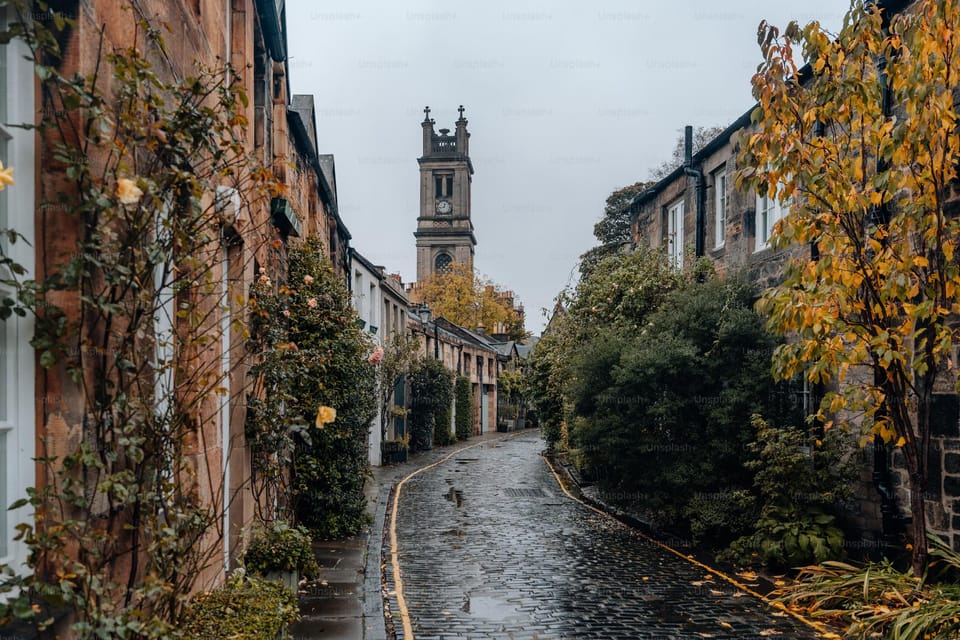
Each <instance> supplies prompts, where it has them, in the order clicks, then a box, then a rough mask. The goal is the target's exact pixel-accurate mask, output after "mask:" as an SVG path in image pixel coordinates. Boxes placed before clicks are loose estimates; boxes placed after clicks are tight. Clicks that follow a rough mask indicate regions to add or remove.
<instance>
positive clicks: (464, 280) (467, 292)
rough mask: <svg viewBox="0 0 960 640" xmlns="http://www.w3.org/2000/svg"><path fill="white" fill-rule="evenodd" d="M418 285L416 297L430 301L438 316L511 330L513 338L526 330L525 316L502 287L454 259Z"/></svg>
mask: <svg viewBox="0 0 960 640" xmlns="http://www.w3.org/2000/svg"><path fill="white" fill-rule="evenodd" d="M418 285H419V286H418V287H417V288H416V289H415V290H414V293H413V296H412V297H413V298H414V299H415V300H414V301H416V302H425V303H427V305H429V307H430V309H431V310H432V311H433V315H434V317H441V318H445V319H447V320H449V321H450V322H453V323H454V324H458V325H460V326H462V327H466V328H468V329H476V328H477V327H481V326H482V327H483V328H484V329H485V330H486V331H487V333H507V334H510V336H511V337H512V338H521V337H523V335H524V333H525V331H524V327H523V316H522V315H519V314H518V313H517V312H516V311H515V310H514V308H513V306H512V305H511V304H510V303H509V302H508V301H507V299H506V298H505V296H504V295H503V290H502V289H501V288H500V286H499V285H496V284H494V283H493V282H492V281H491V280H488V279H486V278H483V277H481V276H480V275H479V274H477V273H476V272H475V271H474V270H473V269H472V268H471V267H470V266H469V265H467V264H463V263H460V262H453V263H451V264H450V266H449V267H448V268H447V269H446V270H444V271H438V272H436V273H433V274H431V275H430V276H429V277H427V278H426V279H425V280H423V281H422V282H421V283H418Z"/></svg>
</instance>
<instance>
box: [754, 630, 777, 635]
mask: <svg viewBox="0 0 960 640" xmlns="http://www.w3.org/2000/svg"><path fill="white" fill-rule="evenodd" d="M759 635H761V636H778V635H780V632H779V631H777V630H776V629H764V630H763V631H761V632H760V633H759Z"/></svg>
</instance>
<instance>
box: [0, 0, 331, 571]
mask: <svg viewBox="0 0 960 640" xmlns="http://www.w3.org/2000/svg"><path fill="white" fill-rule="evenodd" d="M52 4H53V6H54V7H55V8H51V9H50V10H49V11H47V12H39V10H38V13H36V14H35V15H34V16H33V19H34V20H41V21H43V20H48V21H50V23H51V24H52V23H53V19H54V11H58V12H61V13H62V15H64V16H66V17H68V18H70V19H71V20H74V21H75V23H74V24H73V26H71V27H70V28H69V29H68V30H67V31H66V32H65V33H64V35H63V43H62V45H63V50H64V58H63V62H62V64H61V65H60V68H61V70H62V72H63V73H64V75H66V76H70V75H72V74H74V73H79V74H82V75H88V74H91V73H92V72H93V70H94V68H95V66H96V65H97V64H98V60H100V55H101V44H100V39H101V35H102V37H103V43H102V49H103V51H110V50H112V49H113V48H118V49H122V48H124V47H129V46H131V45H134V44H136V45H137V46H138V47H139V48H140V49H141V50H142V51H143V52H144V54H145V55H146V56H147V57H148V59H149V60H150V61H151V63H152V64H153V65H154V68H155V71H156V72H157V73H158V75H160V76H161V77H163V78H172V77H185V76H188V75H190V74H192V73H195V66H194V65H195V64H197V63H200V64H203V65H205V66H206V67H208V68H211V69H215V68H218V67H220V68H222V67H223V62H224V61H228V62H229V64H230V66H229V68H228V70H225V71H223V73H226V74H229V76H230V79H236V80H238V81H239V82H240V83H241V84H242V85H243V86H244V87H245V88H246V91H247V94H248V95H249V96H250V98H251V99H250V101H249V104H247V105H244V107H243V111H242V115H243V116H244V118H245V122H246V125H245V126H244V128H243V131H242V140H243V145H244V148H245V150H246V152H248V153H250V154H253V155H255V156H256V157H258V158H259V159H260V160H261V161H262V162H263V163H264V164H265V165H266V167H267V168H268V169H270V170H272V172H273V173H274V175H276V176H277V177H278V178H280V180H281V182H282V183H283V185H284V189H283V191H282V194H275V197H273V198H272V199H270V200H268V201H267V202H261V201H257V200H255V199H253V198H250V199H249V200H248V199H247V198H244V197H241V196H244V195H245V194H238V193H236V192H235V190H233V191H231V189H230V188H228V187H224V188H223V189H220V188H218V189H217V193H215V194H214V193H211V194H204V195H203V199H204V201H206V200H207V199H209V200H210V201H215V202H216V203H217V207H218V208H220V209H222V214H223V215H222V217H221V222H222V228H221V229H215V230H213V231H214V234H213V235H214V237H217V236H218V234H219V237H220V238H221V243H220V245H219V246H217V247H214V248H212V249H211V251H212V252H213V254H215V256H214V258H213V264H212V267H211V269H210V274H209V275H210V281H211V283H210V286H209V287H208V288H207V289H204V291H205V293H197V295H198V296H201V298H203V299H201V300H199V303H200V304H201V305H203V306H204V307H207V308H209V309H210V313H211V316H210V318H209V321H210V322H211V323H214V324H216V325H217V326H219V327H221V328H223V329H224V330H223V331H222V332H221V334H220V335H219V337H218V339H217V340H216V341H215V342H214V343H212V344H210V345H209V347H208V348H207V349H206V351H204V353H203V354H202V355H201V356H199V357H200V358H206V359H208V360H209V363H208V364H209V365H210V366H211V368H212V370H215V371H217V375H218V376H220V379H221V387H222V394H220V396H221V399H220V400H217V401H216V402H209V403H207V404H205V405H204V409H203V411H202V412H201V413H200V415H198V417H197V426H196V436H195V438H194V439H193V440H192V442H191V443H190V447H189V449H188V452H189V454H188V455H189V458H190V460H189V461H188V462H189V465H190V467H191V469H192V470H193V471H192V473H193V475H192V477H193V478H194V479H195V482H196V488H195V491H196V493H197V496H198V497H199V499H200V500H202V501H203V503H204V504H208V505H211V507H212V509H213V510H214V511H215V512H217V513H219V514H220V518H219V522H218V524H217V531H218V532H219V533H218V534H217V535H210V536H207V537H205V538H204V540H203V544H204V545H206V546H207V548H208V550H209V552H210V557H211V558H213V560H212V561H211V562H209V563H208V565H207V567H206V569H204V570H203V571H202V572H201V574H199V575H198V576H197V581H196V584H195V587H196V588H198V589H207V588H210V587H212V586H214V585H216V584H218V583H220V582H222V580H223V579H224V577H225V575H226V574H227V572H229V571H230V570H232V569H233V568H234V567H235V566H236V562H237V556H238V554H239V552H240V551H241V549H242V545H243V542H244V541H243V536H244V535H245V534H246V531H247V527H248V525H249V524H250V523H251V522H252V519H253V517H254V504H253V500H254V498H253V496H252V493H251V491H250V489H249V479H250V474H251V463H250V453H249V450H248V449H247V447H246V444H245V429H244V423H245V417H246V405H247V392H248V387H249V375H248V373H249V362H248V355H247V354H246V351H245V348H244V343H245V337H244V335H243V331H242V329H241V328H240V327H241V324H240V323H237V322H234V321H235V320H242V319H243V317H244V313H245V307H244V303H243V300H244V299H245V298H246V296H247V295H248V294H249V292H250V290H251V286H252V285H253V283H254V282H255V280H256V279H257V278H258V276H260V275H261V274H267V275H269V276H270V277H271V278H272V280H273V282H275V283H279V282H281V281H282V279H283V270H284V267H285V255H286V251H287V248H288V247H289V246H290V245H291V244H293V243H297V242H300V241H301V239H302V238H303V237H305V236H306V235H308V234H317V235H319V236H320V237H322V238H324V239H325V240H326V241H327V243H326V249H327V250H328V254H329V255H330V256H331V257H332V259H333V261H334V264H335V266H336V268H337V269H338V271H339V272H340V273H341V274H342V275H343V276H344V277H346V273H347V271H348V259H347V256H348V252H349V245H348V243H349V240H350V235H349V232H348V231H347V229H346V226H345V225H344V224H343V221H342V220H341V219H340V216H339V213H338V211H337V204H336V190H335V189H336V187H335V178H334V175H335V174H334V171H333V168H334V166H333V158H332V156H323V155H319V154H318V153H317V147H318V143H317V135H316V114H315V110H314V106H313V101H312V98H310V97H309V96H295V97H293V96H291V91H290V87H289V86H288V84H287V80H288V78H289V73H288V60H287V52H286V44H285V43H286V27H285V12H284V2H283V0H278V1H269V2H262V1H259V0H230V1H229V2H220V3H210V2H167V1H164V0H141V1H138V2H135V3H132V8H131V7H127V6H125V5H124V4H123V3H116V2H112V1H109V0H85V1H83V2H80V1H78V0H72V1H71V0H65V1H62V2H55V3H52ZM13 19H14V18H13V13H12V9H0V21H2V22H6V21H8V20H13ZM136 20H145V21H146V22H147V23H149V24H150V25H151V26H152V27H154V28H157V29H158V30H160V31H164V29H163V25H173V27H172V28H173V29H175V31H174V33H172V34H170V33H168V34H167V36H168V37H167V38H166V45H167V49H166V51H164V52H160V51H158V50H156V49H155V48H153V47H151V46H149V45H147V44H146V43H145V41H144V40H143V34H142V31H138V30H137V29H136V28H135V21H136ZM0 26H2V24H0ZM134 34H138V37H139V38H140V40H139V41H138V42H136V43H135V42H133V38H134ZM25 53H26V51H25V50H24V46H23V45H22V43H20V42H19V41H18V40H13V41H11V42H10V43H3V44H0V116H2V117H0V121H2V122H11V123H18V122H25V123H36V121H37V118H38V115H39V114H42V113H45V110H50V109H53V108H55V107H54V106H53V105H51V104H49V102H48V98H47V96H45V95H44V94H42V93H41V90H40V85H39V81H38V80H37V78H36V76H35V74H34V72H33V68H32V66H31V64H30V63H29V62H26V61H25V60H24V54H25ZM100 64H101V65H102V64H103V62H102V60H100ZM8 129H9V131H8ZM53 158H54V148H53V146H52V142H51V141H50V140H48V139H47V138H44V137H41V136H40V135H37V134H35V133H34V132H29V131H24V130H22V129H16V128H8V127H6V125H2V126H0V160H2V161H3V164H4V166H15V167H16V176H15V177H16V184H15V187H14V188H11V189H8V190H5V191H4V192H3V193H2V194H0V213H2V216H0V226H3V227H7V226H9V227H12V228H15V229H17V230H18V231H20V232H21V233H23V235H24V236H25V237H26V238H27V239H28V240H29V241H30V244H26V243H18V244H17V245H16V247H15V249H14V251H15V254H14V257H15V258H16V259H17V260H18V262H20V263H21V264H22V265H24V267H25V268H26V271H27V273H26V277H30V278H35V279H37V280H42V279H44V278H46V277H49V276H51V275H52V274H53V273H54V272H55V270H56V266H55V265H57V264H58V263H59V262H62V260H63V258H64V256H67V255H69V254H70V252H73V251H75V246H76V243H77V241H78V239H79V238H81V237H82V234H83V228H82V226H81V224H80V221H79V218H78V217H75V216H74V217H68V216H66V215H65V214H64V212H63V208H62V207H60V208H58V207H55V206H42V204H41V203H51V202H57V201H58V198H59V197H61V196H62V194H63V191H64V184H66V183H67V182H69V181H67V180H65V179H64V174H63V172H62V169H58V168H57V167H58V164H57V163H56V162H55V161H54V159H53ZM92 161H94V162H96V161H97V159H96V158H92ZM248 202H249V203H257V202H259V204H248ZM9 293H10V292H8V291H0V295H4V294H6V295H9ZM56 302H57V303H58V304H59V305H60V306H61V307H62V308H64V309H65V311H66V312H67V315H68V318H70V319H72V320H75V321H77V322H80V323H82V322H83V319H81V318H79V317H77V314H78V313H79V308H80V307H79V304H78V301H77V299H76V297H75V296H73V295H71V294H70V293H63V294H60V296H59V299H58V300H56ZM170 322H171V323H172V324H171V327H170V329H171V336H173V335H175V333H174V332H173V326H175V323H176V320H173V319H171V320H170ZM32 333H33V326H32V325H31V322H30V320H29V319H16V320H14V321H11V322H8V323H2V331H0V395H2V396H3V399H4V401H3V402H0V407H2V411H0V412H2V413H3V415H0V474H3V476H2V477H0V502H2V503H3V504H4V505H8V504H10V503H12V502H13V501H14V500H15V499H17V498H19V497H22V496H23V495H24V493H25V490H26V488H27V487H31V486H42V485H43V484H45V483H46V482H48V481H49V480H50V478H48V477H47V475H46V474H47V472H46V469H45V468H44V467H42V466H39V465H35V464H33V463H32V462H31V460H32V459H33V458H34V457H35V456H37V455H50V456H62V455H63V454H64V453H65V452H67V451H70V450H73V449H75V448H76V447H77V446H78V445H79V444H80V442H81V441H82V440H83V439H84V438H85V437H86V436H85V429H87V428H89V427H88V426H87V424H86V422H85V416H86V415H87V412H88V406H87V399H86V398H85V397H84V396H83V394H82V392H81V389H80V388H78V386H77V385H76V384H74V383H73V382H72V381H71V378H70V376H69V375H68V373H67V372H66V371H65V370H64V369H63V367H54V368H52V369H49V370H44V369H42V368H41V367H39V366H38V364H37V358H38V357H39V354H38V353H36V352H35V351H34V350H33V349H32V348H31V347H30V345H29V339H30V337H31V336H32ZM74 355H76V356H78V358H79V362H80V366H81V367H85V366H86V364H85V360H84V359H85V358H87V357H89V356H90V354H85V353H83V352H82V351H81V352H80V353H79V354H74ZM93 355H96V354H93ZM184 392H189V390H184ZM41 442H42V443H43V444H42V445H41V444H40V443H41ZM30 517H31V515H30V513H29V512H28V511H26V510H24V509H20V510H18V511H15V512H8V511H6V510H5V509H4V510H3V511H2V515H0V563H2V564H7V565H9V566H11V567H13V568H15V569H16V570H18V571H25V570H26V569H25V567H24V564H23V563H24V561H25V559H26V549H25V548H24V546H23V545H22V544H21V543H20V542H17V541H15V540H14V539H13V537H14V529H13V527H14V526H15V524H16V523H17V522H22V521H24V520H26V519H29V518H30ZM128 555H129V554H128ZM132 560H133V559H132V558H130V557H124V556H122V554H121V556H120V557H119V558H118V559H117V561H116V562H117V563H118V565H124V566H130V564H131V562H132Z"/></svg>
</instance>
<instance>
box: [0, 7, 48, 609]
mask: <svg viewBox="0 0 960 640" xmlns="http://www.w3.org/2000/svg"><path fill="white" fill-rule="evenodd" d="M7 11H8V10H7V9H6V8H2V9H0V31H4V30H5V29H6V18H7V15H8V14H7ZM28 56H29V51H28V50H27V48H26V47H25V46H24V45H23V43H22V42H21V41H20V40H13V41H11V42H9V43H6V44H0V160H2V161H3V166H4V167H13V168H14V179H15V180H16V184H14V185H13V186H11V187H7V188H6V189H4V190H3V191H2V192H0V228H4V229H6V228H11V229H16V230H17V231H18V232H20V233H21V234H23V235H24V236H25V238H26V242H16V243H14V244H12V245H8V244H6V241H5V240H3V242H4V245H3V247H4V250H5V251H8V252H9V255H10V257H11V258H12V259H13V260H15V261H16V262H17V263H19V264H20V265H21V266H23V267H24V268H25V269H26V273H25V274H24V275H23V276H22V277H23V278H32V277H33V265H34V253H33V249H32V247H33V246H34V237H33V228H34V211H35V205H34V201H33V193H34V173H33V167H34V148H33V136H34V132H33V131H26V130H24V129H20V128H17V127H15V126H8V124H9V125H13V124H17V123H21V122H33V121H34V118H35V114H36V107H35V105H34V102H33V87H34V70H33V66H32V65H31V64H30V63H29V62H28V61H27V60H25V58H26V57H28ZM24 88H26V90H24ZM0 275H6V274H3V273H0ZM13 295H15V294H14V291H13V289H11V288H9V287H6V286H3V285H0V298H6V297H12V296H13ZM32 335H33V326H32V323H31V321H30V318H29V316H28V317H26V318H20V317H18V316H12V317H11V318H10V319H8V320H6V321H0V563H5V564H8V565H9V566H10V567H11V568H12V569H14V570H15V571H17V572H18V573H20V572H22V571H24V569H25V566H24V562H25V561H26V558H27V550H26V548H25V546H24V545H23V543H22V542H18V541H15V540H14V536H15V535H16V531H15V530H14V527H15V526H16V525H17V523H20V522H24V521H27V520H30V518H31V515H30V511H29V510H28V509H27V508H20V509H17V510H15V511H8V510H7V506H9V505H10V504H11V503H12V502H14V501H15V500H17V499H19V498H23V497H26V493H27V487H31V486H34V485H35V484H36V470H35V467H34V462H33V458H34V456H35V452H34V442H35V441H36V429H35V426H34V425H35V423H36V415H35V407H36V397H35V391H34V354H33V349H31V348H30V345H29V341H30V336H32ZM48 400H49V402H51V403H55V402H56V401H57V398H53V397H50V398H48ZM0 598H2V596H0Z"/></svg>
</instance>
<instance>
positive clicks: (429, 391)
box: [409, 358, 453, 452]
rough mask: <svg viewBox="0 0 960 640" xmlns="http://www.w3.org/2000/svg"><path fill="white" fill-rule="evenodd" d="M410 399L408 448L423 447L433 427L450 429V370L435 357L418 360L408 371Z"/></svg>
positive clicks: (430, 442)
mask: <svg viewBox="0 0 960 640" xmlns="http://www.w3.org/2000/svg"><path fill="white" fill-rule="evenodd" d="M410 400H411V406H410V420H409V424H410V451H412V452H416V451H427V450H429V449H431V448H432V447H433V443H434V438H435V437H436V436H435V432H436V431H444V432H446V433H449V432H450V404H451V402H452V400H453V374H451V373H450V372H449V371H448V370H447V369H446V367H444V366H443V363H442V362H440V361H439V360H434V359H433V358H425V359H423V360H420V361H419V362H417V363H416V364H415V365H414V366H413V367H412V369H411V372H410ZM441 425H442V426H441ZM440 438H441V439H444V440H443V441H444V442H446V440H445V438H447V436H444V435H441V436H440Z"/></svg>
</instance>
